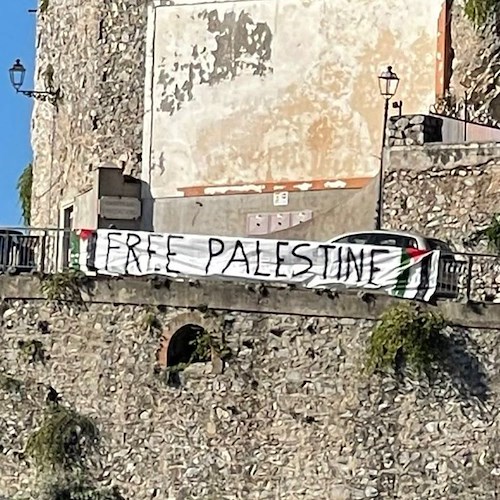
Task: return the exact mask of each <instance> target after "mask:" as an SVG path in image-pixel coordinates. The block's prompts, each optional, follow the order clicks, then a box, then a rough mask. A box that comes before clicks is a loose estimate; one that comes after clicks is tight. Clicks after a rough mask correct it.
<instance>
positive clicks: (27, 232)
mask: <svg viewBox="0 0 500 500" xmlns="http://www.w3.org/2000/svg"><path fill="white" fill-rule="evenodd" d="M70 236H71V231H70V230H67V229H66V230H63V229H51V228H46V229H44V228H29V229H26V228H14V227H12V228H3V229H2V228H0V274H24V273H42V274H53V273H56V272H59V271H62V270H64V269H67V268H69V266H70V263H71V255H70ZM436 298H443V299H450V300H457V301H478V302H484V301H486V302H493V301H495V302H500V256H498V255H491V254H480V253H464V252H456V253H453V254H443V253H442V254H441V260H440V263H439V274H438V286H437V293H436Z"/></svg>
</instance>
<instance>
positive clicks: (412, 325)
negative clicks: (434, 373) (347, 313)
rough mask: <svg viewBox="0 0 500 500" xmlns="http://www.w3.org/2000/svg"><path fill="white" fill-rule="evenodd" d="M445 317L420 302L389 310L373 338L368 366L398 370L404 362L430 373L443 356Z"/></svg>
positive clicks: (373, 368)
mask: <svg viewBox="0 0 500 500" xmlns="http://www.w3.org/2000/svg"><path fill="white" fill-rule="evenodd" d="M445 326H446V321H445V320H444V318H443V317H442V316H441V315H440V314H438V313H435V312H433V311H430V310H425V309H421V308H420V307H419V306H417V305H413V304H409V303H404V304H401V305H397V306H395V307H392V308H391V309H389V310H387V311H386V312H385V313H384V314H383V315H382V317H381V320H380V322H379V323H378V324H377V326H376V327H375V329H374V331H373V333H372V336H371V338H370V345H369V348H368V360H367V368H368V369H369V370H370V371H371V372H373V371H376V370H382V371H384V370H386V369H391V368H393V369H396V370H398V364H399V363H400V362H404V363H406V364H407V365H409V366H411V367H413V368H415V369H416V370H417V371H419V372H422V371H423V372H428V369H429V368H430V366H431V364H432V362H433V361H436V359H437V358H438V355H439V346H440V345H441V332H442V330H443V329H444V327H445Z"/></svg>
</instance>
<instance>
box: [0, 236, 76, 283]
mask: <svg viewBox="0 0 500 500" xmlns="http://www.w3.org/2000/svg"><path fill="white" fill-rule="evenodd" d="M70 234H71V233H70V231H69V230H62V229H49V228H47V229H44V228H29V229H26V228H16V227H10V228H0V274H1V273H4V274H5V273H8V274H20V273H33V272H39V273H46V274H50V273H55V272H57V271H60V270H62V269H64V268H65V267H67V266H68V264H69V248H70V246H69V241H70Z"/></svg>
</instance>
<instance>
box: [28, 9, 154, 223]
mask: <svg viewBox="0 0 500 500" xmlns="http://www.w3.org/2000/svg"><path fill="white" fill-rule="evenodd" d="M42 5H44V6H45V7H44V8H42ZM146 9H147V2H145V1H143V0H109V1H102V0H86V1H85V2H81V1H79V0H47V1H45V2H42V3H41V6H40V8H39V9H38V14H37V74H36V75H35V84H36V88H40V89H43V88H50V87H52V88H53V89H59V90H60V91H61V99H60V100H59V101H58V102H57V106H52V105H51V104H49V103H43V102H38V101H35V104H34V112H33V128H32V145H33V151H34V169H33V175H34V177H33V196H32V211H31V213H32V214H33V220H32V221H31V223H32V225H33V226H39V227H40V226H43V227H48V226H50V227H57V226H58V225H59V214H58V211H59V209H60V204H61V203H64V201H65V200H67V199H72V198H74V197H75V196H76V195H78V194H80V193H82V192H85V191H87V190H88V189H89V188H90V187H91V178H92V177H91V175H92V172H93V171H94V169H95V168H96V167H97V166H98V165H100V164H102V163H106V162H112V163H114V164H116V165H118V166H121V167H123V168H124V171H125V173H126V174H133V175H137V174H139V173H140V167H141V162H142V159H141V151H142V122H143V112H144V78H145V77H144V72H145V69H144V52H145V37H146V19H147V14H146Z"/></svg>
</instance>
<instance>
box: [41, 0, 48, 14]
mask: <svg viewBox="0 0 500 500" xmlns="http://www.w3.org/2000/svg"><path fill="white" fill-rule="evenodd" d="M48 8H49V0H40V13H41V14H44V13H45V12H47V9H48Z"/></svg>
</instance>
